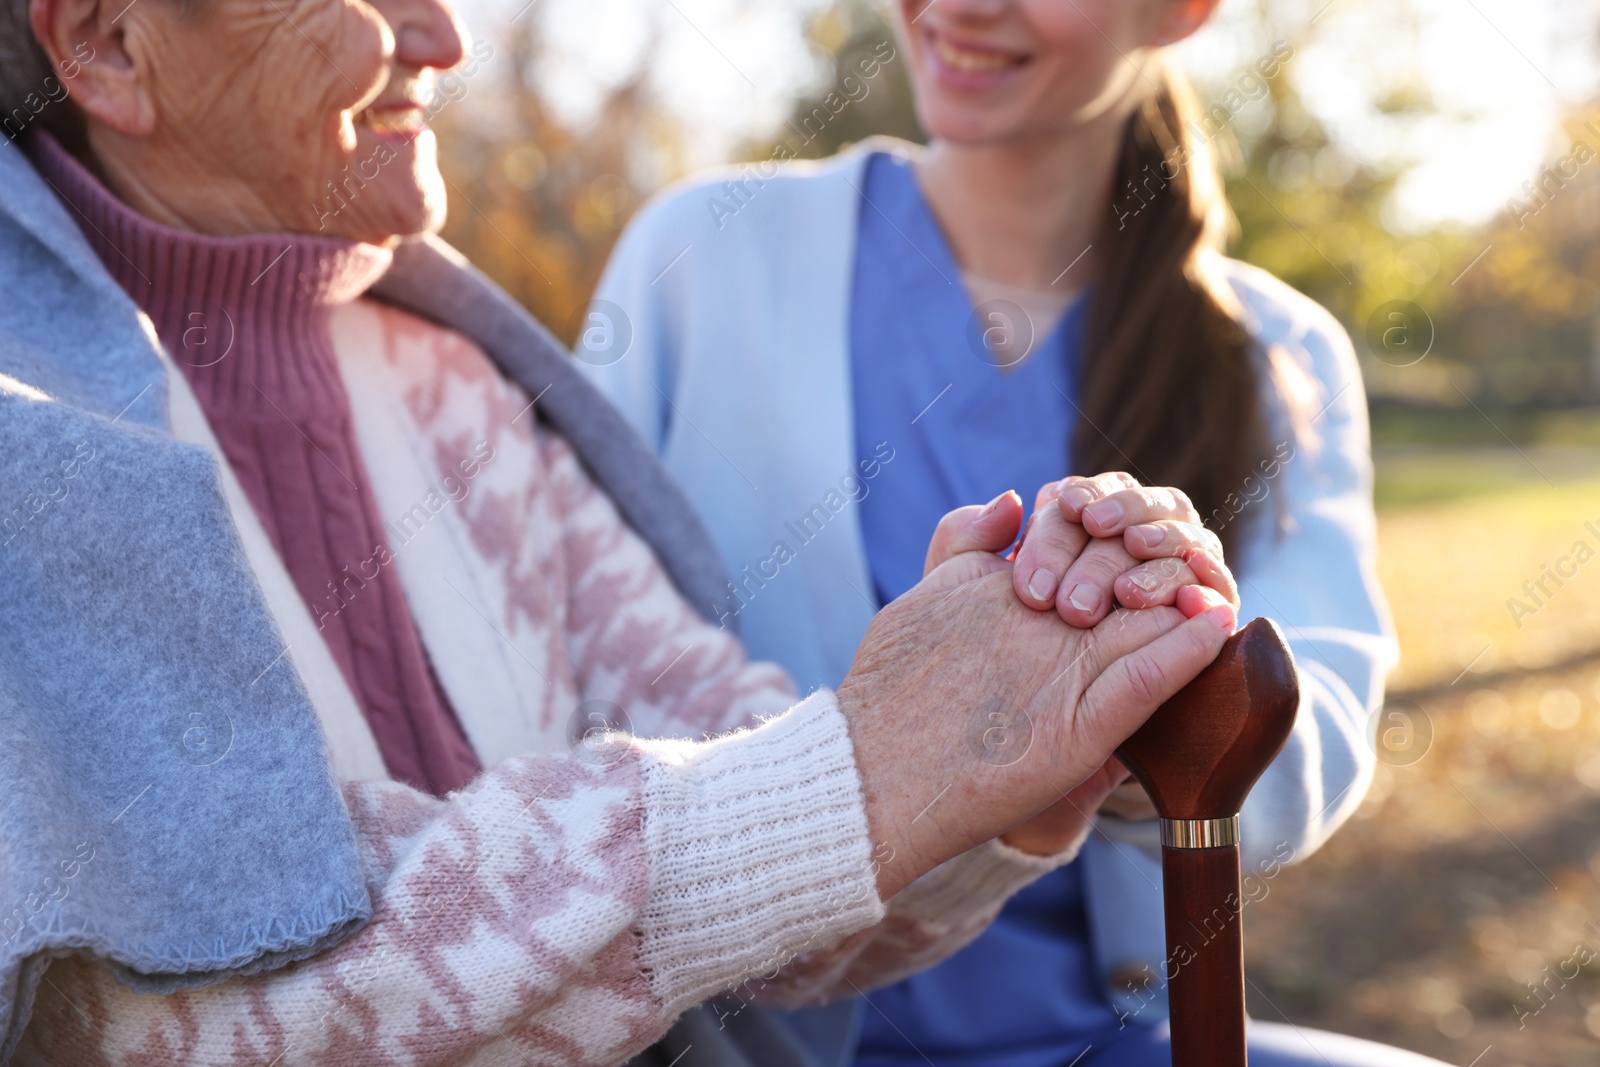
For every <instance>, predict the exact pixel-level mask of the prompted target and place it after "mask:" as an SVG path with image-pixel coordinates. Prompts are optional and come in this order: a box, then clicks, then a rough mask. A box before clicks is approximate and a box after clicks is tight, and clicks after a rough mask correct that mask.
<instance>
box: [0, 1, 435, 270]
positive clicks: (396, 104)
mask: <svg viewBox="0 0 1600 1067" xmlns="http://www.w3.org/2000/svg"><path fill="white" fill-rule="evenodd" d="M8 2H13V3H15V2H17V0H8ZM30 21H31V22H32V25H33V30H34V33H35V34H36V36H37V37H38V39H39V40H40V42H41V43H42V44H43V45H44V50H45V51H46V52H47V53H49V54H50V55H52V56H70V55H72V54H74V49H75V48H77V49H79V53H78V54H83V49H84V48H89V49H92V50H93V53H92V54H93V55H94V56H95V58H94V60H93V61H91V62H88V63H85V64H83V65H82V67H81V69H80V71H79V73H78V75H77V76H76V77H75V78H74V79H73V80H72V82H71V83H70V85H69V88H70V91H71V94H72V96H73V98H74V100H75V102H76V104H77V110H76V111H75V112H68V111H67V109H60V113H59V115H58V116H57V117H55V122H54V123H53V125H55V126H56V130H57V133H58V135H59V136H61V138H62V139H63V141H64V143H66V144H67V145H68V146H69V147H70V148H72V149H73V150H74V152H75V153H76V154H78V155H79V156H80V157H81V158H84V159H85V160H90V161H92V163H93V166H94V167H95V169H96V170H97V171H98V173H99V175H100V177H101V178H102V179H103V180H104V181H105V183H106V185H107V186H108V187H109V188H110V189H111V190H112V191H113V192H115V193H116V194H117V195H118V197H120V198H121V199H122V200H124V201H125V202H126V203H127V204H128V205H129V206H131V207H133V208H134V209H135V210H137V211H139V212H140V213H141V214H143V215H145V216H147V217H149V218H151V219H153V220H155V221H157V222H160V223H163V224H165V225H168V226H171V227H173V228H176V229H182V230H190V231H195V232H199V233H207V234H213V235H218V236H228V235H236V234H246V233H264V232H286V233H312V234H322V235H326V236H333V237H341V238H346V239H350V240H357V241H363V242H369V243H388V242H391V241H393V240H395V239H397V238H400V237H405V236H410V235H414V234H418V233H423V232H427V231H430V230H434V229H437V228H438V226H439V225H440V224H441V223H442V222H443V219H444V211H445V195H444V182H443V179H442V177H441V176H440V174H439V170H438V161H437V153H436V147H435V142H434V138H433V135H432V133H431V131H430V130H429V129H428V127H427V122H426V112H427V108H428V105H429V103H430V100H431V98H432V96H433V91H434V75H435V72H436V71H439V70H444V69H448V68H450V67H453V66H455V65H456V64H457V63H458V62H460V60H461V58H462V55H463V38H462V31H461V27H460V24H459V22H458V21H457V19H456V17H455V14H454V13H453V12H452V11H451V10H449V9H448V8H447V7H445V6H444V5H443V4H442V3H439V2H438V0H383V2H380V3H376V4H369V3H366V2H364V0H149V2H146V3H136V4H133V5H126V3H125V0H116V2H115V3H109V4H108V3H102V0H60V2H58V3H37V2H36V3H33V4H31V6H30ZM68 117H70V118H71V119H72V120H73V121H72V122H71V123H70V127H69V125H68V124H67V123H66V122H65V121H63V120H64V119H66V118H68Z"/></svg>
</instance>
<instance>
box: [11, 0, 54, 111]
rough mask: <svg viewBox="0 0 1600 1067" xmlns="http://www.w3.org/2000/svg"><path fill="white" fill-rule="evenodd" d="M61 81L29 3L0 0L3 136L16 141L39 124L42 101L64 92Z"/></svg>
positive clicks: (22, 0) (43, 105) (15, 0)
mask: <svg viewBox="0 0 1600 1067" xmlns="http://www.w3.org/2000/svg"><path fill="white" fill-rule="evenodd" d="M47 79H48V80H47ZM59 82H60V79H59V78H57V77H56V73H55V70H54V69H53V68H52V67H51V66H50V61H49V60H48V59H46V58H45V54H44V49H42V48H40V47H39V42H38V41H37V40H35V39H34V36H33V27H32V26H31V25H29V23H28V0H0V136H3V138H4V140H7V141H14V140H16V138H17V136H18V135H19V134H21V132H22V131H23V130H24V129H27V128H28V127H30V126H33V125H35V124H37V123H38V121H39V119H40V118H41V115H40V112H41V111H42V110H44V107H45V104H44V103H42V102H45V101H50V100H51V97H52V95H53V94H52V90H53V91H54V94H59V93H60V92H61V91H62V90H61V87H60V85H59V84H58V83H59ZM30 97H31V98H32V99H30ZM52 106H60V105H52Z"/></svg>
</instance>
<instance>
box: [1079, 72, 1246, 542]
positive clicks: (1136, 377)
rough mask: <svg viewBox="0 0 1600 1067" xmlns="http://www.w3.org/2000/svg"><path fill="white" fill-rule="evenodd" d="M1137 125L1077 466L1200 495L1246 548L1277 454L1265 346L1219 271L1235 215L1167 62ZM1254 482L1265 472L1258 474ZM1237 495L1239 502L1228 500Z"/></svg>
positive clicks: (1116, 219)
mask: <svg viewBox="0 0 1600 1067" xmlns="http://www.w3.org/2000/svg"><path fill="white" fill-rule="evenodd" d="M1151 76H1152V77H1153V78H1156V79H1157V80H1158V88H1157V91H1156V92H1154V93H1152V94H1151V95H1150V96H1149V97H1148V98H1146V99H1145V100H1144V101H1143V103H1142V104H1141V106H1140V108H1139V109H1138V110H1137V111H1136V112H1135V113H1134V115H1133V116H1132V118H1131V119H1130V120H1129V122H1128V126H1127V131H1126V133H1125V134H1124V137H1123V144H1122V152H1121V156H1120V159H1119V161H1118V167H1117V175H1116V185H1115V187H1114V189H1113V192H1112V210H1111V214H1110V218H1109V219H1108V220H1107V223H1106V226H1105V228H1104V230H1103V231H1102V232H1101V235H1100V237H1099V239H1098V240H1097V241H1096V242H1095V243H1096V245H1097V246H1098V247H1099V248H1100V249H1102V250H1103V252H1102V255H1101V257H1100V260H1099V265H1098V275H1099V277H1098V282H1097V284H1096V289H1095V292H1094V297H1093V300H1094V302H1093V304H1092V305H1091V306H1090V309H1089V318H1088V323H1087V326H1086V331H1087V332H1086V335H1085V343H1084V348H1083V353H1084V356H1083V361H1082V364H1081V365H1080V367H1079V370H1078V395H1079V398H1080V399H1079V401H1078V405H1079V411H1080V416H1079V420H1078V423H1077V426H1076V429H1075V430H1074V433H1073V440H1072V445H1071V448H1072V456H1071V460H1072V469H1073V470H1075V471H1077V472H1079V473H1090V472H1094V471H1104V470H1125V471H1127V472H1129V473H1130V474H1132V475H1133V476H1134V477H1136V478H1138V479H1139V480H1140V481H1141V482H1144V483H1145V484H1146V485H1172V486H1177V487H1178V488H1180V489H1182V490H1183V491H1184V492H1186V493H1188V494H1189V498H1190V499H1191V500H1192V501H1193V502H1194V505H1195V507H1196V508H1197V509H1198V510H1199V512H1200V514H1201V516H1202V517H1203V518H1204V519H1205V520H1206V525H1207V526H1208V527H1209V528H1210V529H1211V530H1212V531H1213V532H1215V533H1216V534H1217V535H1218V536H1219V537H1221V538H1222V541H1223V545H1224V547H1225V548H1226V549H1227V550H1228V551H1230V552H1232V551H1233V550H1235V549H1236V548H1237V545H1238V537H1239V532H1240V528H1241V527H1242V526H1243V525H1245V523H1246V521H1259V520H1260V518H1261V516H1259V515H1252V514H1250V511H1252V510H1266V509H1246V508H1243V507H1241V505H1240V501H1241V500H1242V499H1244V498H1245V494H1246V493H1247V491H1248V489H1249V487H1250V486H1252V485H1256V484H1258V483H1259V482H1260V480H1261V478H1262V471H1263V470H1265V469H1266V467H1265V466H1264V464H1266V463H1267V462H1268V461H1269V457H1271V455H1272V453H1273V448H1272V444H1271V442H1270V441H1269V439H1268V438H1269V429H1268V419H1267V415H1266V412H1265V410H1264V395H1263V394H1264V390H1263V388H1262V386H1263V381H1262V375H1263V374H1264V373H1265V372H1266V368H1267V366H1268V364H1267V363H1266V362H1265V361H1260V362H1258V358H1257V356H1256V355H1255V352H1254V344H1253V342H1252V340H1251V338H1250V336H1249V334H1248V333H1247V331H1246V330H1245V327H1244V326H1243V324H1242V322H1241V311H1240V309H1239V307H1238V303H1237V301H1236V300H1235V298H1234V295H1233V292H1232V290H1231V289H1230V288H1229V286H1228V283H1227V281H1226V280H1225V279H1223V278H1221V277H1220V276H1219V275H1218V273H1217V270H1216V263H1217V260H1218V258H1219V255H1218V251H1219V250H1220V248H1221V246H1222V243H1223V240H1224V238H1225V236H1226V231H1227V228H1228V226H1229V224H1230V221H1231V214H1230V212H1229V210H1228V206H1227V202H1226V200H1225V199H1224V198H1223V193H1222V184H1221V181H1220V179H1219V177H1218V175H1217V170H1216V166H1215V164H1214V162H1213V161H1212V159H1211V157H1210V155H1209V153H1208V152H1207V151H1206V147H1207V146H1206V144H1205V139H1204V138H1203V136H1198V135H1197V134H1198V130H1197V128H1196V123H1195V119H1196V117H1197V113H1198V107H1197V105H1196V104H1195V100H1194V94H1193V92H1192V90H1190V88H1189V86H1188V83H1187V81H1186V80H1185V79H1184V78H1183V76H1182V75H1181V74H1179V73H1177V72H1176V71H1172V70H1169V69H1165V68H1163V69H1158V70H1157V71H1153V72H1152V74H1151ZM1247 479H1253V480H1250V481H1247ZM1230 498H1231V499H1230Z"/></svg>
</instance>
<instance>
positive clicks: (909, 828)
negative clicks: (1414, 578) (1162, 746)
mask: <svg viewBox="0 0 1600 1067" xmlns="http://www.w3.org/2000/svg"><path fill="white" fill-rule="evenodd" d="M1011 569H1012V568H1011V564H1010V563H1008V562H1007V561H1005V560H1002V559H1000V558H999V557H998V556H996V555H994V554H993V553H992V552H987V551H969V552H964V553H961V554H959V555H956V556H954V558H951V559H949V560H947V561H946V562H944V563H943V564H941V565H940V566H939V567H937V568H936V569H935V570H934V571H933V572H932V573H931V574H929V575H928V576H927V577H926V578H924V579H923V581H922V582H921V583H919V584H918V585H917V586H916V587H914V588H913V589H911V590H910V591H909V592H907V593H906V594H905V595H904V596H902V597H901V598H899V599H898V600H896V601H894V602H893V603H891V604H890V605H888V606H887V607H886V608H884V609H883V611H881V612H880V613H879V614H878V616H877V618H876V619H874V620H873V622H872V625H871V627H869V628H868V630H867V634H866V637H865V638H863V639H862V642H861V646H860V648H859V650H858V651H857V653H856V659H855V663H854V664H853V665H852V666H851V668H850V673H849V674H848V675H846V677H845V679H844V681H843V682H842V683H841V684H840V686H839V689H838V698H839V706H840V708H841V710H842V711H843V712H844V714H845V716H846V717H847V718H848V719H849V722H850V735H851V739H852V741H853V743H854V745H855V754H856V762H857V766H858V767H859V769H860V773H861V782H862V789H863V793H864V795H865V798H866V804H867V821H868V825H869V830H870V832H871V834H872V839H873V841H874V843H875V845H876V847H877V855H878V857H879V859H880V863H881V866H880V868H879V871H878V890H879V893H880V895H881V897H882V898H883V899H888V898H889V897H891V896H893V895H894V894H895V893H896V892H898V891H899V890H900V889H901V888H902V887H904V886H905V885H907V884H909V883H910V882H911V881H912V880H914V879H915V878H917V877H919V876H920V875H921V874H923V873H924V872H926V871H928V870H931V869H932V868H933V867H935V866H937V865H938V864H940V863H942V862H944V861H945V860H948V859H950V858H952V857H954V856H956V855H958V854H960V853H962V852H964V851H966V850H967V849H969V848H972V847H974V846H976V845H979V844H982V843H983V842H984V841H987V840H989V839H991V838H993V837H996V836H998V835H1000V834H1003V833H1005V832H1006V831H1008V830H1010V829H1011V828H1013V827H1015V826H1017V825H1018V824H1019V823H1022V822H1024V821H1025V820H1027V819H1028V818H1029V817H1030V816H1033V815H1035V814H1037V813H1038V812H1040V811H1041V810H1043V809H1044V808H1046V807H1047V806H1049V805H1051V804H1054V803H1056V802H1058V801H1060V799H1061V797H1062V795H1063V793H1065V792H1066V791H1068V790H1071V789H1074V788H1076V787H1077V786H1078V785H1080V784H1081V783H1083V782H1084V781H1085V780H1086V779H1088V778H1090V777H1091V776H1092V775H1095V774H1097V773H1104V772H1103V768H1104V767H1105V764H1106V761H1107V760H1108V759H1109V758H1110V756H1111V752H1112V750H1113V749H1114V748H1116V746H1117V745H1119V744H1121V743H1122V741H1123V740H1124V739H1126V738H1127V737H1128V735H1129V734H1131V733H1132V732H1133V731H1134V730H1135V729H1137V728H1138V727H1139V725H1140V724H1141V723H1143V722H1144V720H1145V719H1146V718H1148V717H1149V715H1150V713H1151V712H1153V711H1154V710H1155V709H1156V708H1157V707H1159V706H1160V705H1161V704H1162V703H1163V702H1164V701H1165V700H1166V699H1167V698H1168V697H1170V696H1172V694H1174V693H1176V692H1177V691H1178V690H1179V689H1180V688H1182V687H1183V686H1184V685H1185V684H1186V683H1187V682H1188V681H1189V680H1190V679H1191V678H1193V677H1194V676H1195V675H1196V674H1198V673H1199V672H1200V670H1201V669H1202V668H1204V667H1205V666H1206V665H1207V664H1208V663H1210V662H1211V661H1212V660H1213V659H1214V658H1216V655H1217V652H1218V651H1219V650H1220V649H1221V648H1222V643H1223V641H1225V640H1226V639H1227V637H1228V635H1229V634H1230V633H1231V632H1232V631H1233V621H1234V612H1233V609H1232V607H1231V606H1230V605H1228V604H1225V603H1221V602H1220V598H1218V603H1216V604H1215V605H1214V606H1213V607H1212V608H1210V609H1208V610H1206V611H1203V612H1201V613H1200V614H1198V615H1197V616H1195V617H1194V618H1192V619H1187V620H1186V619H1185V618H1184V616H1183V614H1182V613H1181V612H1179V611H1177V610H1175V609H1173V608H1171V607H1156V608H1152V609H1148V610H1143V611H1119V612H1116V613H1114V614H1112V615H1111V616H1109V617H1108V618H1106V619H1105V620H1104V621H1102V622H1101V623H1100V624H1099V625H1097V626H1095V627H1093V628H1089V629H1079V628H1076V627H1071V626H1064V625H1062V623H1061V621H1060V620H1059V619H1056V618H1054V617H1053V616H1052V615H1049V614H1046V613H1044V612H1041V611H1036V610H1033V609H1031V608H1029V607H1027V606H1025V605H1023V604H1021V603H1019V602H1018V600H1017V597H1016V595H1015V593H1014V592H1013V591H1012V579H1011V573H1010V572H1011ZM997 731H998V733H997ZM1112 784H1114V783H1112ZM888 857H893V858H892V859H888ZM885 860H887V861H886V862H884V861H885Z"/></svg>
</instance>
